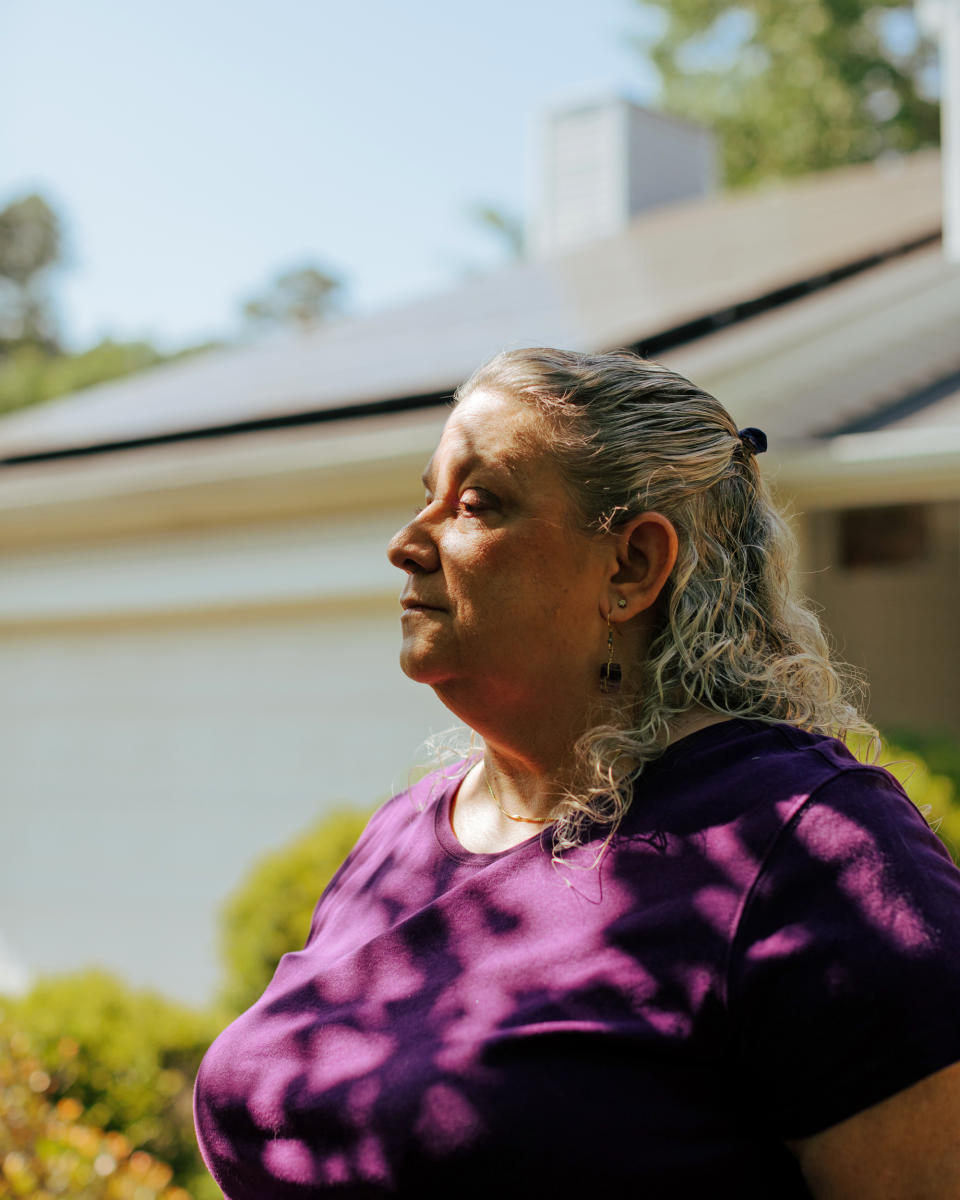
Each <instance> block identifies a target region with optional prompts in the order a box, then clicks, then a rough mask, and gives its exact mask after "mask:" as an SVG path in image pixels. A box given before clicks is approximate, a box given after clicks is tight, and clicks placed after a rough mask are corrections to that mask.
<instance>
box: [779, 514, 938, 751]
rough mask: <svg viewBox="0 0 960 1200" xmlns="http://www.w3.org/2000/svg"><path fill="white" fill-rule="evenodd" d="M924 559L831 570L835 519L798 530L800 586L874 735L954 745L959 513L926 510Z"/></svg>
mask: <svg viewBox="0 0 960 1200" xmlns="http://www.w3.org/2000/svg"><path fill="white" fill-rule="evenodd" d="M928 519H929V526H928V528H929V532H930V542H929V554H928V555H927V557H926V559H925V561H923V562H918V563H914V564H910V565H909V566H885V567H880V566H873V567H861V568H858V569H855V570H847V569H844V568H843V567H841V566H839V565H837V564H838V561H839V556H838V520H837V513H836V511H824V512H817V513H813V514H810V515H809V516H808V517H807V518H806V519H805V520H804V521H803V522H802V525H801V536H802V537H803V540H804V542H805V546H804V555H803V557H804V586H805V590H806V591H807V592H808V594H809V595H810V596H811V597H812V598H813V599H814V600H815V601H816V602H817V603H818V604H819V605H821V606H822V608H823V620H824V623H825V624H826V626H827V628H828V630H829V631H830V633H831V635H832V637H833V640H834V642H835V644H836V647H837V650H838V653H839V654H840V655H841V656H842V657H844V658H846V659H847V661H849V662H851V663H854V664H855V665H857V666H858V667H861V668H863V669H864V670H865V672H866V675H867V680H868V683H869V687H870V715H871V718H872V719H873V721H874V722H875V723H876V724H878V725H879V726H880V728H881V729H883V728H892V727H894V726H913V727H918V728H923V729H944V730H948V731H952V732H953V733H954V734H956V735H957V736H960V504H957V503H956V502H949V501H941V502H937V503H933V504H930V505H929V507H928Z"/></svg>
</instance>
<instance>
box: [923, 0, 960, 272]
mask: <svg viewBox="0 0 960 1200" xmlns="http://www.w3.org/2000/svg"><path fill="white" fill-rule="evenodd" d="M917 20H918V21H919V23H920V28H921V29H922V30H923V31H924V33H927V34H931V35H933V36H934V37H936V38H938V40H939V42H940V153H941V156H942V161H943V252H944V254H945V255H946V256H947V258H948V259H949V260H950V261H951V262H957V263H960V0H918V3H917Z"/></svg>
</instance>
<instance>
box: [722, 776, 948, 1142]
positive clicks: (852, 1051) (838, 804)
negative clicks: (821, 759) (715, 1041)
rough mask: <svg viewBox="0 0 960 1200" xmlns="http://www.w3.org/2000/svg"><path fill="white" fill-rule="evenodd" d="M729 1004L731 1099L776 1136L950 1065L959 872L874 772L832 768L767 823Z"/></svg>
mask: <svg viewBox="0 0 960 1200" xmlns="http://www.w3.org/2000/svg"><path fill="white" fill-rule="evenodd" d="M728 998H729V1005H730V1008H729V1012H730V1017H731V1020H732V1023H733V1036H734V1045H733V1053H734V1057H735V1062H736V1071H737V1075H738V1082H739V1084H740V1086H741V1088H742V1091H743V1095H744V1097H745V1103H748V1104H749V1105H750V1107H751V1109H752V1110H753V1111H754V1112H755V1114H756V1119H757V1121H758V1123H760V1124H761V1125H762V1126H763V1127H765V1128H766V1129H767V1131H768V1132H769V1133H770V1134H772V1135H773V1136H777V1137H779V1138H782V1139H790V1138H798V1137H805V1136H809V1135H810V1134H813V1133H816V1132H819V1131H820V1130H822V1129H826V1128H828V1127H829V1126H831V1125H834V1124H836V1123H837V1122H839V1121H842V1120H844V1119H846V1118H847V1117H850V1116H852V1115H853V1114H854V1113H857V1112H860V1111H862V1110H863V1109H865V1108H868V1107H870V1105H872V1104H876V1103H878V1102H879V1101H881V1100H884V1099H886V1098H887V1097H888V1096H891V1095H893V1094H894V1093H895V1092H898V1091H901V1090H903V1089H904V1088H906V1087H909V1086H910V1085H911V1084H913V1083H916V1082H918V1081H919V1080H920V1079H923V1078H925V1077H926V1076H928V1075H931V1074H933V1073H934V1072H935V1071H938V1070H940V1069H941V1068H943V1067H946V1066H948V1065H950V1064H951V1063H953V1062H955V1061H958V1060H960V871H958V870H957V869H956V868H955V867H954V865H953V863H952V862H951V860H950V857H949V855H948V854H947V852H946V850H945V849H944V848H943V846H942V844H941V843H940V841H939V839H938V838H937V837H936V835H935V834H934V833H933V832H932V831H931V830H930V829H929V827H928V826H927V824H926V822H925V821H924V819H923V817H922V816H921V815H920V813H919V812H918V811H917V809H916V808H915V807H914V806H913V804H912V803H911V802H910V800H909V799H908V798H907V797H906V795H905V794H904V793H903V791H902V789H901V788H900V786H899V784H897V782H896V781H895V780H894V779H893V778H892V777H891V776H889V775H888V774H887V773H886V772H885V771H881V770H879V769H875V768H867V767H858V768H855V769H852V770H848V771H843V772H841V773H840V774H838V775H837V776H835V777H833V778H832V779H831V780H830V781H829V782H828V783H826V784H824V785H823V786H821V787H820V788H819V789H818V790H817V791H816V792H815V793H814V794H813V795H812V796H811V797H810V798H809V799H808V800H807V801H806V802H805V803H804V804H803V805H802V806H801V807H800V809H799V811H798V812H797V813H796V815H795V816H794V818H793V819H792V820H791V821H790V822H789V824H788V825H786V826H785V828H784V829H783V830H782V831H781V832H780V834H779V836H778V837H777V839H776V841H775V843H774V845H773V847H772V849H771V851H770V852H769V854H768V855H767V857H766V860H765V862H764V864H763V866H762V868H761V870H760V872H759V874H758V877H757V880H756V882H755V884H754V887H753V889H752V891H751V893H750V895H749V897H748V899H747V902H746V904H745V906H744V909H743V913H742V916H741V919H740V922H739V925H738V929H737V933H736V937H735V939H734V941H733V944H732V947H731V958H730V964H729V975H728Z"/></svg>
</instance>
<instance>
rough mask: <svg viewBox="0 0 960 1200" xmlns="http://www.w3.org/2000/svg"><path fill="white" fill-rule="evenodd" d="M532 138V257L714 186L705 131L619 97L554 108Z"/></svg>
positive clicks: (713, 148)
mask: <svg viewBox="0 0 960 1200" xmlns="http://www.w3.org/2000/svg"><path fill="white" fill-rule="evenodd" d="M534 139H535V146H534V154H533V164H532V166H533V171H532V178H531V185H532V192H533V195H532V197H531V203H530V204H529V205H528V209H527V211H528V220H527V230H526V244H527V247H528V250H529V252H530V254H531V255H533V256H534V257H539V258H543V257H549V256H550V255H552V254H557V253H560V252H562V251H564V250H569V249H572V248H573V247H575V246H579V245H583V244H584V243H586V242H590V241H593V240H594V239H596V238H601V237H606V236H607V235H609V234H614V233H618V232H619V231H620V230H622V229H624V228H625V227H626V226H627V225H628V224H629V222H630V221H631V219H632V218H633V217H635V216H636V215H637V214H638V213H641V212H645V211H647V210H649V209H652V208H659V207H660V206H662V205H665V204H672V203H674V202H676V201H678V200H687V199H690V198H692V197H695V196H703V195H706V194H707V193H709V192H712V191H713V190H714V189H715V187H716V179H717V145H716V138H715V136H714V134H713V133H712V132H711V131H710V130H709V129H706V128H704V127H703V126H702V125H695V124H693V123H692V122H690V121H684V120H681V119H680V118H678V117H671V116H667V115H666V114H664V113H658V112H652V111H650V110H649V109H645V108H641V107H640V105H638V104H634V103H633V102H632V101H630V100H626V99H624V98H623V97H618V96H611V97H606V98H599V99H595V100H591V101H588V102H581V103H573V104H568V105H564V106H561V107H557V108H554V109H552V110H550V111H548V112H547V113H546V114H544V116H543V117H542V118H541V119H540V121H539V123H538V125H537V128H536V131H535V133H534Z"/></svg>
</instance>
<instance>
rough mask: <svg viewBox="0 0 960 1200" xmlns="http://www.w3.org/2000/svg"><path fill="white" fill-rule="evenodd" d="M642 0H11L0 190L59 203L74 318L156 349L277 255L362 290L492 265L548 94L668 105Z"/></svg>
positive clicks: (196, 334)
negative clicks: (475, 213) (650, 53)
mask: <svg viewBox="0 0 960 1200" xmlns="http://www.w3.org/2000/svg"><path fill="white" fill-rule="evenodd" d="M655 28H656V14H655V13H652V12H651V10H649V9H644V8H643V7H641V5H639V4H638V3H637V0H485V2H484V3H482V4H465V3H451V2H450V0H446V2H442V0H404V2H403V3H402V4H401V3H397V2H396V0H354V2H353V3H337V4H334V3H331V2H329V0H271V2H270V3H266V2H263V0H231V3H230V4H225V3H223V0H219V2H217V3H214V2H212V0H189V2H188V0H165V3H164V4H162V5H149V6H148V5H141V4H130V3H121V2H120V0H86V3H84V4H77V3H75V0H31V2H30V3H29V4H15V3H14V0H0V36H2V38H3V41H4V42H5V52H4V77H3V80H2V81H0V114H2V115H0V207H2V206H4V205H5V204H7V203H9V202H10V201H11V200H15V199H17V198H19V197H21V196H23V195H26V194H28V193H30V192H34V191H36V192H39V193H41V194H42V195H43V196H44V197H45V198H46V199H47V200H48V202H50V203H51V204H52V205H53V206H54V208H55V209H56V211H57V212H58V214H59V216H60V217H61V220H62V223H63V226H64V228H65V232H66V250H67V253H66V263H65V265H64V267H63V269H62V270H61V271H60V272H59V273H58V275H57V276H56V278H55V280H54V291H55V295H56V297H57V299H58V309H59V316H60V322H61V329H62V334H63V338H64V341H65V342H66V344H67V345H68V346H69V347H70V348H72V349H80V348H83V347H84V346H87V345H90V344H92V343H94V342H95V341H97V340H99V339H100V338H101V337H105V336H113V337H115V338H124V339H128V338H139V337H144V338H148V339H150V340H153V341H154V342H155V343H156V344H158V345H160V346H161V347H163V348H164V349H175V348H177V347H179V346H181V345H186V344H190V343H196V342H198V341H204V340H207V339H212V338H223V337H234V336H237V335H238V333H239V332H240V331H241V323H240V317H239V314H240V309H241V306H242V303H243V301H244V300H245V299H247V298H248V297H249V296H251V295H253V294H255V293H257V292H258V291H260V290H262V289H263V288H264V286H265V285H266V284H268V283H269V281H270V280H271V279H272V278H273V277H274V276H275V275H276V274H277V272H278V271H280V270H283V269H286V268H290V267H296V266H299V265H301V264H303V263H305V262H308V261H309V262H311V263H316V264H318V265H321V266H324V267H326V268H328V269H329V270H331V271H332V272H333V273H334V274H337V275H340V276H342V277H343V278H344V280H345V282H346V284H347V303H348V306H349V310H350V311H352V312H358V313H362V312H370V311H375V310H377V309H382V308H385V307H389V306H393V305H396V304H401V303H403V302H404V301H405V300H408V299H410V298H412V297H414V296H419V295H423V294H426V293H429V292H436V291H439V290H443V289H445V288H449V287H451V286H453V285H455V284H456V283H457V281H458V280H461V279H462V278H463V277H464V276H465V275H466V274H467V273H468V272H471V271H477V270H484V269H489V268H490V267H492V266H495V265H496V264H497V262H498V261H500V260H501V259H502V257H503V250H502V247H501V246H500V245H499V244H498V243H497V241H496V240H495V239H494V238H493V237H491V235H490V234H489V233H488V232H487V231H486V230H484V229H483V228H482V227H481V226H479V225H478V224H476V223H475V222H473V221H472V220H471V219H470V217H469V212H470V209H471V207H472V206H473V205H476V204H480V203H490V204H494V205H496V206H499V207H501V208H503V209H504V210H506V211H509V212H512V213H515V214H517V215H519V214H521V213H522V212H523V210H524V208H525V207H526V198H527V195H528V187H529V180H528V171H527V166H526V164H527V161H528V148H529V145H530V140H531V137H532V131H533V128H534V127H535V122H536V118H537V115H538V114H539V113H541V112H543V111H544V110H545V109H546V108H547V107H549V106H550V105H555V104H558V103H563V102H565V101H569V100H570V99H571V98H577V97H582V96H592V95H599V94H605V93H609V92H612V91H617V92H621V93H624V94H627V95H629V96H631V97H632V98H633V99H635V100H639V101H640V102H641V103H650V104H655V102H656V97H657V79H656V74H655V72H654V70H653V68H652V66H651V65H650V64H649V62H648V61H647V60H646V59H645V58H644V56H643V55H642V53H641V52H640V51H639V50H638V49H636V48H635V47H634V45H632V44H631V38H632V37H634V36H637V35H642V34H643V33H644V32H645V31H650V30H652V29H655Z"/></svg>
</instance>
